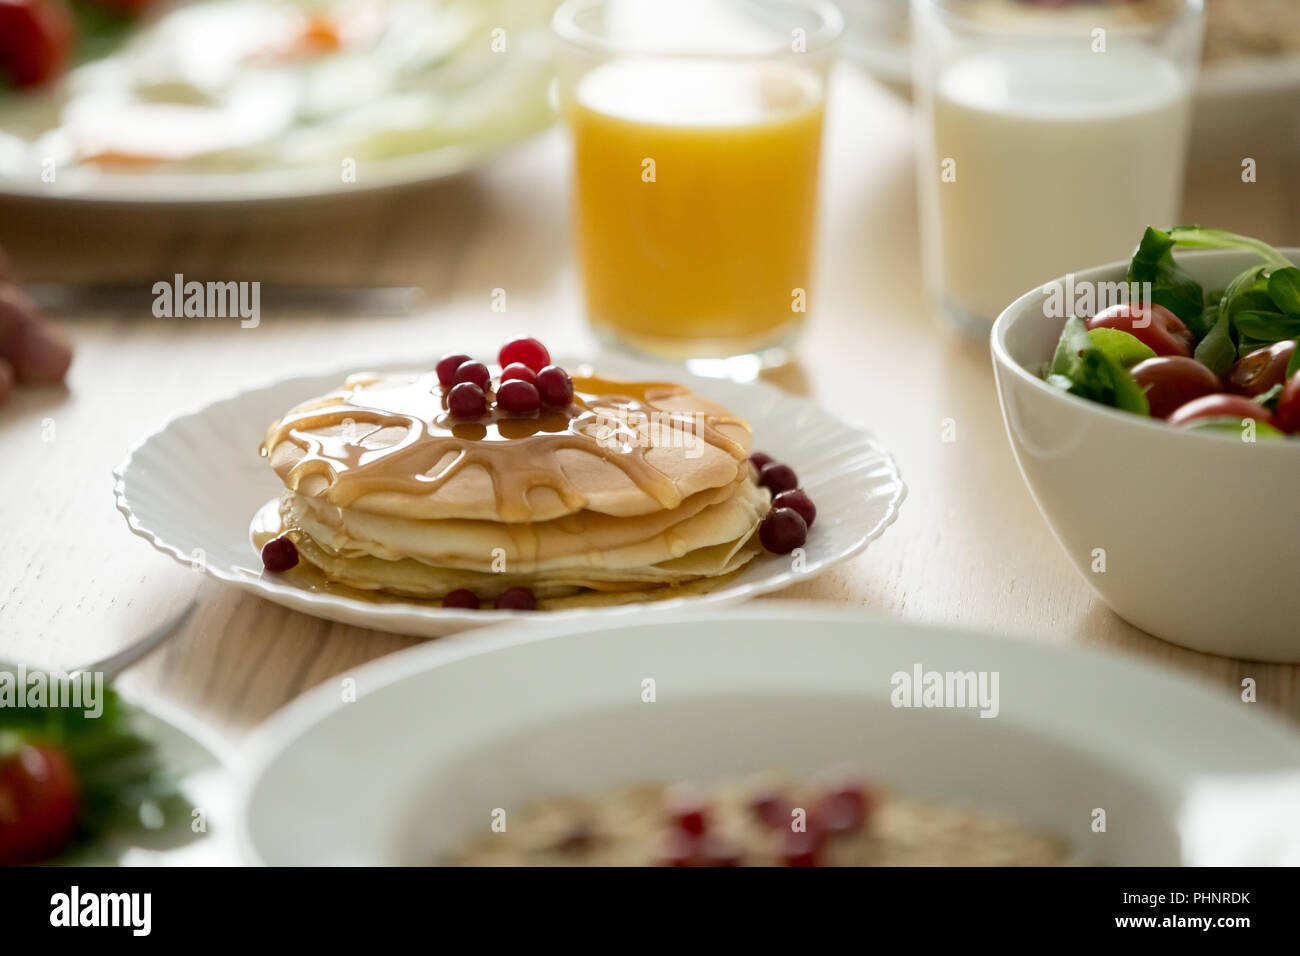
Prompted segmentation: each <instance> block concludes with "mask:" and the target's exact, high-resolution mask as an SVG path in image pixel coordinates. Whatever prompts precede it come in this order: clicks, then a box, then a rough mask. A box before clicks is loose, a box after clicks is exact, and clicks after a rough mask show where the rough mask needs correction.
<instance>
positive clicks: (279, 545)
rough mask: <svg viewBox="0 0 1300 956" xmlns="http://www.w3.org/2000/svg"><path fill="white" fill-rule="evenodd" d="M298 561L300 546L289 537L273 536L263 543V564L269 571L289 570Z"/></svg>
mask: <svg viewBox="0 0 1300 956" xmlns="http://www.w3.org/2000/svg"><path fill="white" fill-rule="evenodd" d="M297 563H298V548H297V547H296V546H295V545H294V543H293V542H292V541H290V540H289V539H288V538H286V537H284V536H281V537H279V538H272V539H271V540H270V541H268V542H266V544H264V545H262V565H263V567H265V568H266V570H268V571H288V570H289V569H290V568H291V567H293V566H294V565H295V564H297Z"/></svg>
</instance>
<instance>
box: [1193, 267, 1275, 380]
mask: <svg viewBox="0 0 1300 956" xmlns="http://www.w3.org/2000/svg"><path fill="white" fill-rule="evenodd" d="M1264 269H1265V267H1264V266H1251V267H1250V268H1249V269H1247V270H1246V271H1245V272H1243V273H1241V274H1240V275H1239V276H1237V277H1236V278H1235V279H1233V280H1232V281H1231V282H1229V283H1228V287H1227V288H1226V289H1224V290H1223V297H1222V298H1221V299H1219V317H1218V318H1217V319H1215V321H1214V325H1213V326H1212V327H1211V328H1210V331H1208V332H1206V333H1205V337H1204V338H1203V339H1201V341H1200V342H1198V343H1197V344H1196V352H1195V356H1196V360H1197V361H1198V362H1200V363H1201V364H1202V365H1204V366H1206V367H1207V368H1208V369H1209V370H1210V371H1211V372H1213V373H1214V374H1215V375H1220V376H1222V375H1223V374H1224V373H1225V372H1227V371H1228V369H1229V368H1231V367H1232V363H1233V362H1235V361H1236V360H1237V335H1236V329H1235V327H1234V319H1233V316H1234V313H1235V312H1236V310H1237V309H1240V308H1241V307H1242V306H1243V305H1245V304H1247V303H1248V302H1250V301H1252V300H1251V299H1250V298H1249V295H1250V293H1252V292H1258V291H1260V283H1265V284H1266V283H1267V280H1266V279H1264Z"/></svg>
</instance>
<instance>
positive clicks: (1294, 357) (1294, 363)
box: [1286, 338, 1300, 382]
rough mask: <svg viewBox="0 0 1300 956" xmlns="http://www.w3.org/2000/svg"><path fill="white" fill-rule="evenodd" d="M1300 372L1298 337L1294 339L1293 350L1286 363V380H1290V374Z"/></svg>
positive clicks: (1299, 339) (1299, 342)
mask: <svg viewBox="0 0 1300 956" xmlns="http://www.w3.org/2000/svg"><path fill="white" fill-rule="evenodd" d="M1296 372H1300V338H1298V339H1296V340H1295V351H1294V352H1292V353H1291V361H1289V362H1287V363H1286V380H1287V381H1288V382H1289V381H1291V376H1292V375H1294V374H1295V373H1296Z"/></svg>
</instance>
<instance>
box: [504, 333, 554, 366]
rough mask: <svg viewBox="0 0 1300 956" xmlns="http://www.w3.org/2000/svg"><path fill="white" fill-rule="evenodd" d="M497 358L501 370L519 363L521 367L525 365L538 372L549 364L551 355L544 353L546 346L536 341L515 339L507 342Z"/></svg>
mask: <svg viewBox="0 0 1300 956" xmlns="http://www.w3.org/2000/svg"><path fill="white" fill-rule="evenodd" d="M497 358H498V360H499V361H500V362H501V367H502V368H504V367H505V366H507V365H512V364H514V363H515V362H519V363H520V364H521V365H527V366H528V367H529V368H530V369H532V370H533V371H534V372H540V371H541V370H542V369H544V368H545V367H546V366H548V365H550V364H551V353H550V352H548V351H546V346H545V345H543V344H542V343H541V342H539V341H537V339H515V340H514V341H513V342H508V343H506V345H505V346H504V347H503V348H502V349H501V354H500V355H499V356H497Z"/></svg>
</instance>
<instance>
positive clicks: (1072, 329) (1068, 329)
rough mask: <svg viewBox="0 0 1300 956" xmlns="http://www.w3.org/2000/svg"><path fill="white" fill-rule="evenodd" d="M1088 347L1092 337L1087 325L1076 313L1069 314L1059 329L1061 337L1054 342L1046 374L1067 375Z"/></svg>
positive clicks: (1090, 345)
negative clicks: (1054, 350) (1054, 347)
mask: <svg viewBox="0 0 1300 956" xmlns="http://www.w3.org/2000/svg"><path fill="white" fill-rule="evenodd" d="M1090 348H1092V337H1091V336H1089V335H1088V327H1087V326H1086V325H1084V324H1083V319H1081V318H1079V317H1078V316H1077V315H1072V316H1070V317H1069V318H1068V319H1066V320H1065V328H1064V329H1062V330H1061V338H1060V341H1058V342H1057V343H1056V352H1055V353H1054V354H1053V355H1052V361H1051V363H1050V364H1049V365H1048V366H1047V374H1048V375H1068V374H1069V371H1070V368H1071V366H1072V365H1073V364H1074V363H1075V361H1077V360H1078V358H1079V356H1080V355H1082V354H1083V353H1084V352H1086V351H1087V350H1088V349H1090Z"/></svg>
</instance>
